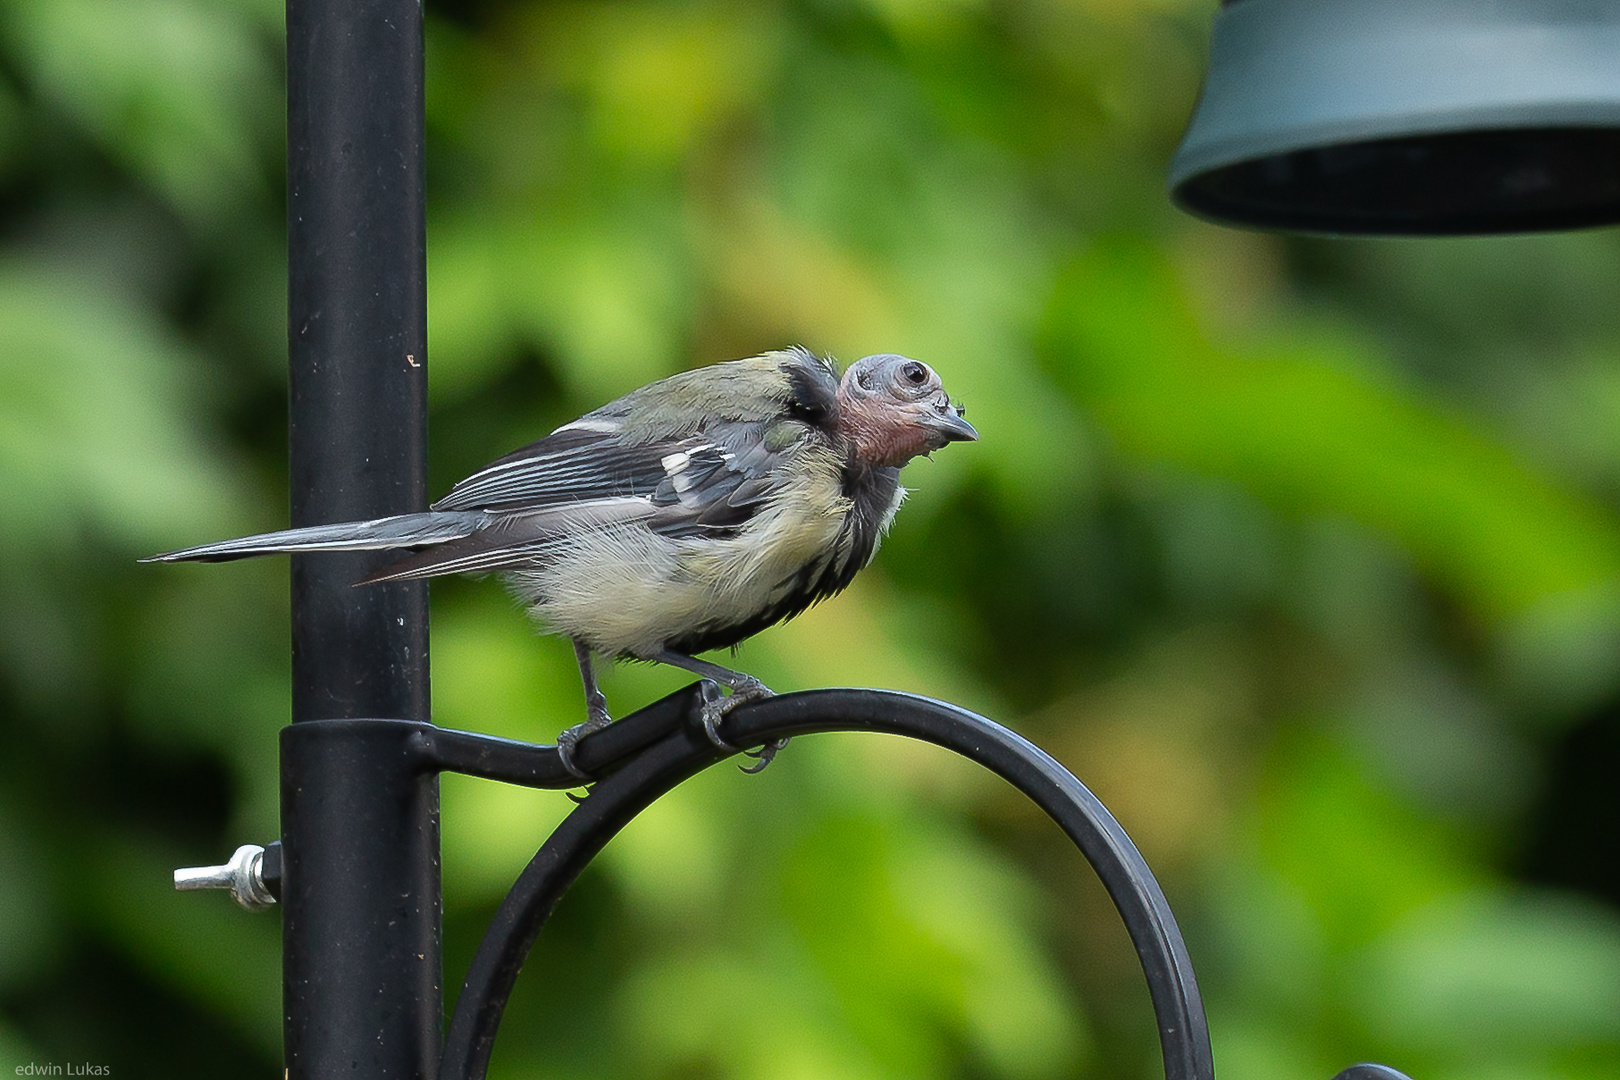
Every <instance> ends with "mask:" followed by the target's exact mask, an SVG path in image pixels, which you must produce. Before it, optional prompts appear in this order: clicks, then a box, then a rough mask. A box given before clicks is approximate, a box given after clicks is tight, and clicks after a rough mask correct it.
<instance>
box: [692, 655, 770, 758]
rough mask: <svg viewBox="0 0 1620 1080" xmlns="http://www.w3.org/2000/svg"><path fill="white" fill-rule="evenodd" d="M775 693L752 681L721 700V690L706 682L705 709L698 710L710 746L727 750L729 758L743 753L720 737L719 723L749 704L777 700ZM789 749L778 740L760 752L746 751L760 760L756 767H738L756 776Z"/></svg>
mask: <svg viewBox="0 0 1620 1080" xmlns="http://www.w3.org/2000/svg"><path fill="white" fill-rule="evenodd" d="M775 696H776V692H775V691H774V690H772V689H771V688H770V687H768V686H766V685H765V684H764V683H762V682H760V681H759V680H758V679H755V678H752V677H749V679H748V681H747V682H741V683H738V684H736V685H733V686H732V687H731V693H730V694H727V695H726V696H724V697H722V696H721V695H720V686H719V684H718V683H716V682H714V681H713V680H712V679H705V680H703V706H702V708H701V709H699V710H698V723H699V724H701V725H702V727H703V734H704V736H705V737H706V738H707V739H708V740H709V742H710V743H712V744H714V745H715V746H716V747H718V748H720V749H721V750H724V751H725V752H726V753H728V754H737V753H743V752H744V751H741V750H739V749H738V748H737V747H735V746H733V745H731V743H729V742H727V741H726V739H725V737H724V736H723V735H721V734H720V721H721V720H723V719H725V717H726V714H728V713H729V712H731V710H732V709H735V708H736V707H737V706H739V705H746V704H747V703H749V702H750V701H763V700H765V699H766V698H769V697H775ZM786 745H787V740H786V739H776V740H774V741H773V742H769V743H766V744H765V745H764V746H762V747H760V748H759V749H758V750H750V751H747V754H748V755H749V756H750V757H754V758H758V759H759V760H758V762H756V763H755V764H753V765H743V766H739V768H741V769H742V771H743V772H745V773H757V772H759V771H760V770H761V769H763V768H765V766H767V765H769V764H770V763H771V760H772V759H773V758H775V757H776V753H777V751H778V750H781V749H782V747H784V746H786Z"/></svg>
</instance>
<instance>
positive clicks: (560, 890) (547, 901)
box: [282, 684, 1406, 1080]
mask: <svg viewBox="0 0 1620 1080" xmlns="http://www.w3.org/2000/svg"><path fill="white" fill-rule="evenodd" d="M703 693H704V687H703V684H698V685H696V686H692V687H688V688H687V689H686V690H683V691H680V692H678V693H676V694H672V695H670V696H669V697H667V698H664V699H663V700H661V701H658V702H655V703H654V704H652V705H650V706H648V707H647V708H645V709H642V710H641V711H639V712H637V713H635V714H634V715H632V716H629V717H626V718H625V719H623V720H620V721H618V722H616V723H614V724H613V725H611V726H610V727H608V728H606V729H604V730H602V731H600V732H597V733H595V734H592V735H590V736H587V737H586V738H585V739H583V740H581V742H580V743H579V746H578V747H577V749H576V761H577V762H578V763H579V764H580V765H581V766H582V767H584V768H586V769H588V770H589V771H590V772H591V773H592V774H593V775H596V776H600V777H601V779H600V780H598V781H597V782H596V784H595V785H594V786H593V787H592V789H591V792H590V794H589V795H588V796H587V797H586V798H585V799H584V800H583V801H582V802H581V803H580V805H579V807H578V808H577V809H576V810H575V811H574V812H573V813H572V814H570V815H569V816H568V817H567V818H566V819H565V820H564V821H563V823H562V824H561V825H560V826H558V828H557V830H556V831H555V832H554V833H552V835H551V837H550V838H549V839H548V840H547V841H546V842H545V844H544V846H542V847H541V848H540V850H539V852H538V853H537V854H536V855H535V857H534V859H533V860H532V861H531V862H530V863H529V865H528V867H527V868H526V869H525V870H524V871H523V873H522V875H521V876H520V877H519V878H518V881H517V883H516V885H514V886H513V888H512V891H511V892H510V893H509V894H508V895H507V898H506V900H505V902H504V903H503V904H502V905H501V908H500V911H499V912H498V913H497V915H496V917H495V919H494V921H493V922H492V923H491V925H490V927H489V930H488V931H487V933H486V934H485V937H484V941H483V943H482V944H481V945H480V947H479V949H478V952H477V955H476V956H475V957H474V959H473V963H472V966H471V968H470V970H469V971H468V974H467V977H466V981H465V983H464V985H463V987H462V991H461V994H460V995H459V997H458V998H457V1001H456V1008H455V1013H454V1014H453V1016H452V1017H451V1021H450V1028H449V1032H448V1034H447V1037H446V1039H445V1043H444V1046H443V1052H442V1055H441V1056H440V1057H439V1066H438V1073H437V1075H438V1078H439V1080H482V1077H483V1076H484V1075H485V1072H486V1070H487V1068H488V1065H489V1057H490V1052H491V1050H492V1049H493V1046H494V1041H495V1034H496V1031H497V1029H498V1027H499V1025H500V1021H501V1016H502V1013H503V1011H504V1009H505V1007H506V1000H507V997H508V995H509V994H510V993H511V990H512V987H513V985H514V984H515V982H516V980H517V976H518V972H519V971H520V970H521V968H522V966H523V962H524V960H525V958H526V957H527V956H528V953H529V949H530V947H531V946H532V945H533V943H534V940H535V937H536V936H537V935H538V933H539V932H540V928H541V927H542V926H543V925H544V923H545V921H546V919H547V918H548V917H549V916H550V914H551V912H552V910H553V908H554V907H555V906H556V904H557V901H558V900H559V899H561V897H562V895H563V894H564V893H565V892H566V891H567V890H568V887H569V886H570V885H571V884H572V883H573V882H574V880H575V879H576V878H577V877H578V876H579V874H580V872H581V871H582V870H583V869H584V868H585V866H586V864H588V863H589V862H590V860H591V859H592V858H593V857H595V855H596V854H597V853H598V852H599V851H601V850H602V848H603V846H604V845H606V843H607V842H608V841H609V840H610V839H611V838H612V837H613V836H614V835H615V834H617V833H618V832H619V830H621V829H622V828H624V826H625V825H626V824H628V823H629V822H630V821H631V820H632V819H633V818H634V817H635V816H636V815H637V814H638V813H640V812H641V811H642V810H644V809H645V808H646V807H648V806H649V805H651V804H652V803H653V802H655V801H656V800H657V799H658V798H659V797H660V796H662V795H663V794H664V793H665V792H667V791H669V790H671V789H672V788H674V787H675V786H676V785H678V784H680V783H681V782H682V781H684V780H686V779H688V778H689V777H691V776H693V775H695V774H696V773H698V772H701V771H702V770H703V769H705V768H708V767H709V766H711V765H713V764H715V763H716V762H718V761H721V760H723V759H724V758H726V757H728V756H730V755H728V754H726V753H725V752H723V751H721V750H720V749H718V748H717V747H716V746H715V745H714V744H713V743H711V742H709V741H708V740H707V739H706V738H705V737H704V735H703V734H702V732H701V731H700V730H699V728H698V726H697V709H698V706H699V705H700V704H701V702H702V695H703ZM323 728H331V729H333V730H332V731H330V732H328V733H327V734H325V735H320V734H317V731H318V729H323ZM288 730H289V733H291V732H295V731H296V732H308V734H304V735H296V734H289V735H288V736H287V738H288V739H289V741H290V742H291V743H292V744H294V745H296V744H297V743H298V742H299V741H300V740H303V739H315V738H328V739H330V738H337V739H340V740H346V739H348V738H349V737H350V736H351V735H352V737H353V739H354V742H353V747H354V749H355V750H356V751H357V752H360V751H361V747H362V746H365V745H367V744H369V743H372V742H375V744H376V745H375V746H373V749H374V750H375V751H376V752H378V753H380V754H381V761H380V762H378V761H375V760H373V761H372V763H371V765H369V766H361V765H360V764H359V763H358V762H352V763H353V764H355V765H356V766H357V767H361V768H378V769H381V770H383V771H391V772H394V773H395V774H396V777H398V776H399V775H404V774H408V775H410V776H413V777H415V778H416V779H415V781H414V783H415V784H416V785H417V786H415V787H412V786H410V785H406V786H405V787H402V788H400V789H399V790H402V791H405V790H409V791H412V792H415V794H413V795H412V796H411V798H410V800H409V801H411V802H412V803H413V804H414V805H418V806H420V803H419V802H418V801H417V800H421V799H426V798H428V797H429V792H430V791H434V792H436V785H435V786H434V787H431V788H430V787H428V786H426V785H428V784H431V782H432V780H433V778H434V777H436V774H437V773H438V772H440V771H444V770H450V771H456V772H464V773H468V774H470V775H474V776H482V777H486V778H489V779H497V780H503V781H506V782H509V783H517V784H522V785H524V786H529V787H541V788H567V787H572V786H575V785H576V783H577V781H575V780H574V779H573V778H572V777H571V776H569V775H568V774H567V772H566V771H565V770H564V769H563V767H562V765H561V762H560V761H559V760H558V758H557V751H556V748H555V747H550V746H536V745H532V744H528V743H519V742H513V741H510V740H505V739H496V738H492V737H489V736H483V735H476V734H472V733H468V732H459V731H448V730H445V729H443V728H436V727H433V726H431V725H428V724H422V723H414V722H409V721H394V720H346V721H322V722H316V723H309V724H300V725H296V726H295V728H292V729H288ZM345 730H347V731H348V732H349V734H348V735H345V734H343V732H344V731H345ZM828 731H871V732H883V733H888V734H893V735H903V736H907V737H910V738H915V739H920V740H922V741H925V742H930V743H933V744H935V745H937V746H941V747H944V748H946V749H949V750H953V751H955V752H957V753H959V754H961V755H963V756H964V757H967V758H969V759H970V760H972V761H975V762H977V763H979V764H981V765H983V766H985V767H986V768H988V769H990V770H991V771H992V772H995V773H996V774H997V775H999V776H1001V777H1002V778H1003V779H1005V780H1007V781H1008V782H1009V783H1011V784H1012V785H1013V786H1014V787H1016V788H1018V790H1020V791H1022V792H1023V793H1024V794H1025V795H1027V796H1028V797H1029V798H1030V799H1031V800H1032V801H1033V802H1035V803H1036V805H1038V806H1040V807H1041V809H1043V810H1044V811H1046V813H1047V814H1048V815H1049V816H1051V818H1052V819H1053V820H1054V821H1056V822H1057V824H1058V825H1059V826H1060V827H1061V828H1062V829H1063V831H1064V832H1065V833H1066V834H1067V835H1068V836H1069V838H1070V839H1071V840H1072V841H1074V843H1075V845H1076V846H1077V847H1079V848H1080V850H1081V851H1082V852H1083V853H1084V854H1085V856H1086V858H1087V859H1088V860H1089V861H1090V863H1091V865H1092V867H1093V868H1094V869H1095V870H1096V871H1097V874H1098V876H1099V877H1100V878H1101V879H1102V882H1103V884H1104V886H1105V887H1106V888H1107V889H1108V892H1109V895H1110V896H1111V897H1112V898H1113V901H1114V904H1115V906H1116V907H1117V908H1118V910H1119V913H1120V915H1121V917H1122V918H1123V919H1124V920H1125V924H1126V927H1127V929H1128V930H1129V931H1130V935H1131V940H1132V942H1133V943H1134V944H1135V946H1136V950H1137V954H1138V956H1139V957H1140V959H1141V962H1142V968H1143V971H1144V973H1145V974H1146V976H1147V983H1148V992H1149V994H1150V996H1151V998H1152V1001H1153V1009H1154V1013H1155V1016H1156V1018H1157V1021H1158V1028H1159V1042H1160V1046H1161V1048H1162V1050H1163V1054H1164V1066H1165V1076H1166V1080H1212V1078H1213V1076H1214V1064H1213V1060H1212V1057H1211V1053H1210V1043H1209V1028H1208V1024H1207V1021H1206V1019H1205V1016H1204V1007H1203V1002H1202V1000H1201V998H1200V997H1199V993H1198V984H1197V982H1196V980H1195V978H1194V976H1193V968H1192V962H1191V960H1190V959H1189V957H1188V955H1187V949H1186V946H1185V944H1184V943H1183V941H1182V938H1181V931H1180V930H1179V929H1178V928H1177V926H1176V922H1175V917H1174V916H1173V915H1172V914H1171V911H1170V907H1169V904H1168V903H1167V902H1166V900H1165V897H1164V893H1163V892H1162V891H1161V890H1160V888H1159V885H1158V882H1157V881H1155V880H1154V877H1153V873H1152V871H1151V870H1149V869H1148V866H1147V863H1146V862H1145V861H1143V859H1142V856H1141V854H1140V853H1139V852H1138V851H1137V850H1136V847H1135V845H1134V844H1132V843H1131V841H1130V838H1129V837H1128V836H1126V835H1125V831H1124V830H1123V829H1122V828H1121V827H1120V825H1119V823H1118V822H1116V821H1115V820H1114V818H1113V815H1111V814H1110V813H1109V812H1108V810H1107V808H1105V807H1104V806H1103V805H1102V803H1101V802H1100V801H1098V799H1097V798H1096V796H1094V795H1093V794H1092V793H1091V792H1090V791H1089V790H1087V789H1086V787H1085V785H1083V784H1081V783H1080V781H1079V780H1077V779H1076V778H1075V777H1074V775H1073V774H1072V773H1070V772H1069V771H1068V770H1067V769H1065V768H1064V767H1063V766H1062V765H1061V764H1059V763H1058V762H1057V761H1055V760H1054V759H1053V758H1051V757H1050V756H1049V755H1047V754H1046V753H1045V752H1043V751H1042V750H1041V749H1040V748H1038V747H1036V746H1035V745H1034V744H1032V743H1030V742H1029V741H1028V740H1027V739H1024V738H1023V737H1022V736H1020V735H1017V734H1016V733H1014V732H1012V731H1009V730H1008V729H1006V728H1004V727H1002V726H1001V725H999V724H996V723H994V722H992V721H990V720H987V719H985V718H984V717H981V716H977V715H975V714H973V713H970V712H968V711H966V710H965V709H959V708H957V707H955V706H953V705H948V704H945V703H943V702H938V701H932V700H929V699H926V698H921V697H915V696H912V695H909V694H898V693H891V692H886V691H877V690H816V691H809V692H806V693H800V694H789V695H784V696H782V697H777V698H773V699H771V700H768V701H764V702H759V703H757V704H753V705H749V706H745V707H743V708H739V709H738V710H736V711H735V712H733V713H732V714H730V715H729V716H728V717H727V718H726V720H725V722H724V724H723V725H722V733H723V735H724V737H725V739H726V740H727V741H728V742H730V743H732V744H734V745H736V746H738V747H743V748H747V747H755V746H761V745H764V744H765V743H768V742H771V741H773V740H775V739H780V738H785V737H789V736H800V735H808V734H812V733H816V732H828ZM285 751H286V746H285V745H284V752H285ZM295 801H296V800H295ZM288 835H289V836H291V832H289V834H288ZM306 842H308V840H307V838H306ZM340 846H341V845H337V846H326V847H323V848H322V850H321V852H320V857H321V858H325V859H330V858H332V857H334V856H335V855H336V854H337V847H340ZM289 847H290V845H289ZM310 866H311V857H310V855H309V854H308V853H304V854H303V855H302V856H295V855H294V853H293V852H292V851H291V850H289V851H288V852H287V864H286V880H285V881H284V882H283V883H282V891H283V893H284V895H287V894H289V892H290V891H292V890H296V889H297V888H298V887H299V886H298V881H299V878H300V876H301V875H303V874H308V873H309V867H310ZM331 871H333V872H330V873H329V876H325V877H323V880H326V881H330V882H333V883H336V882H338V881H340V880H343V879H349V880H352V879H353V878H354V876H355V875H354V871H353V868H352V867H351V868H348V869H347V870H343V871H338V869H337V868H336V867H332V868H331ZM413 872H415V873H417V874H418V875H419V877H420V881H421V883H422V884H423V885H424V886H426V885H427V884H428V881H427V878H428V868H425V867H424V868H415V870H414V871H413ZM431 874H432V879H433V884H434V885H435V886H436V884H437V867H433V868H432V870H431ZM305 880H306V881H313V880H315V879H313V878H306V879H305ZM357 887H360V886H357ZM294 894H295V893H294ZM427 895H431V896H433V897H437V896H438V890H437V888H436V887H435V888H433V889H432V891H431V892H430V893H428V894H427ZM291 916H292V912H291V909H290V908H289V912H288V917H289V921H288V932H289V935H292V934H293V933H294V930H295V924H294V922H293V920H292V917H291ZM291 955H292V954H291V953H289V958H291ZM329 959H330V958H329ZM330 966H332V967H334V968H335V967H338V966H340V965H338V964H336V963H332V964H331V965H330ZM419 989H421V990H422V991H423V994H422V1000H423V1001H424V1002H425V1001H428V1000H431V1001H433V1002H437V1000H438V992H437V991H438V988H437V986H436V985H435V986H433V987H432V988H431V989H429V988H428V987H427V986H425V985H423V986H421V987H419ZM290 994H291V987H290V985H289V995H290ZM289 1004H291V1002H290V1001H289ZM435 1029H436V1026H433V1025H430V1026H428V1027H427V1028H426V1030H435ZM419 1052H420V1051H419ZM419 1060H431V1058H429V1057H428V1056H427V1055H423V1056H422V1058H420V1059H419ZM1335 1080H1406V1078H1405V1077H1404V1076H1403V1075H1402V1074H1401V1073H1399V1072H1397V1071H1395V1070H1394V1069H1390V1068H1388V1067H1387V1066H1383V1065H1370V1064H1363V1065H1355V1066H1351V1067H1350V1068H1348V1069H1346V1070H1344V1071H1343V1072H1342V1073H1340V1074H1339V1076H1338V1077H1336V1078H1335Z"/></svg>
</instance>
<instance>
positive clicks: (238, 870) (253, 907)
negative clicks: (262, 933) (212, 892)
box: [174, 844, 276, 911]
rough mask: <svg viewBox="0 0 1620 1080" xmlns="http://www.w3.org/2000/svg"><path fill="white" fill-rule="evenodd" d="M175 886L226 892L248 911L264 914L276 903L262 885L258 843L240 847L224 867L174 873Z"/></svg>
mask: <svg viewBox="0 0 1620 1080" xmlns="http://www.w3.org/2000/svg"><path fill="white" fill-rule="evenodd" d="M174 887H175V888H176V889H177V890H179V891H180V892H191V891H192V890H194V889H229V890H230V891H231V899H232V900H235V901H236V902H237V903H238V904H241V905H242V906H243V907H244V908H246V909H247V910H249V911H263V910H264V909H265V908H267V907H270V906H271V905H272V904H274V903H275V902H276V898H275V897H274V896H271V895H270V890H269V889H268V888H266V887H265V884H264V848H262V847H260V846H259V845H258V844H243V845H242V846H241V847H239V848H237V849H236V854H235V855H232V856H231V861H230V862H228V863H226V864H225V865H224V866H187V867H183V868H181V869H179V870H176V871H175V872H174Z"/></svg>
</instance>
